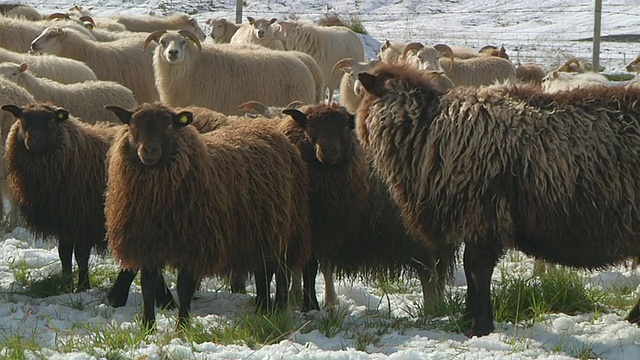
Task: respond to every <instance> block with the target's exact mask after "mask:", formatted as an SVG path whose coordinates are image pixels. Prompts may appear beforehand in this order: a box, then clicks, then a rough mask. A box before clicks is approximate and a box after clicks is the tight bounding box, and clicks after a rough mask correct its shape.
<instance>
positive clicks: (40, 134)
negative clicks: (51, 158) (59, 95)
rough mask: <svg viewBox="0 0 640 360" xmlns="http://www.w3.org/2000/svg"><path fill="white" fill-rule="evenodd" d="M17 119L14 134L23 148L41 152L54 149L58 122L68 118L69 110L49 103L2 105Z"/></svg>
mask: <svg viewBox="0 0 640 360" xmlns="http://www.w3.org/2000/svg"><path fill="white" fill-rule="evenodd" d="M2 110H4V111H8V112H10V113H11V114H13V116H14V117H15V118H16V119H18V130H17V134H16V136H17V137H18V140H19V141H20V142H22V143H23V144H24V148H25V149H26V150H27V151H28V152H30V153H33V154H42V153H46V152H48V151H51V150H53V149H55V147H56V143H57V140H58V132H59V131H60V123H62V122H64V121H66V120H68V119H69V111H67V110H65V109H63V108H59V107H56V106H53V105H51V104H38V103H35V104H30V105H27V106H24V107H20V106H16V105H4V106H2Z"/></svg>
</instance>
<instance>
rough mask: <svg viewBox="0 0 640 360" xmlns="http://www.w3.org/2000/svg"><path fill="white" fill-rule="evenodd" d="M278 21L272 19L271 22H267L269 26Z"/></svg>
mask: <svg viewBox="0 0 640 360" xmlns="http://www.w3.org/2000/svg"><path fill="white" fill-rule="evenodd" d="M276 21H278V19H276V18H272V19H271V21H270V22H269V25H271V24H273V23H274V22H276Z"/></svg>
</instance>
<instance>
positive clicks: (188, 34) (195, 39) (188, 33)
mask: <svg viewBox="0 0 640 360" xmlns="http://www.w3.org/2000/svg"><path fill="white" fill-rule="evenodd" d="M178 34H180V35H182V36H184V37H186V38H187V39H189V40H191V41H193V42H194V43H195V44H196V46H197V47H198V50H202V44H200V40H198V37H197V36H196V35H195V34H194V33H192V32H191V31H189V30H178Z"/></svg>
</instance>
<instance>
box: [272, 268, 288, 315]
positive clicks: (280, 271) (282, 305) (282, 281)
mask: <svg viewBox="0 0 640 360" xmlns="http://www.w3.org/2000/svg"><path fill="white" fill-rule="evenodd" d="M289 272H290V271H289V268H288V267H287V265H286V264H284V263H279V264H278V267H277V269H276V300H275V306H276V309H277V310H284V309H286V307H287V303H288V301H289Z"/></svg>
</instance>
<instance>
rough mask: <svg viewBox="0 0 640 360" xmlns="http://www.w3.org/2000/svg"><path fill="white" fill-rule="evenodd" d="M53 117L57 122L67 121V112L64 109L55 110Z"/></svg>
mask: <svg viewBox="0 0 640 360" xmlns="http://www.w3.org/2000/svg"><path fill="white" fill-rule="evenodd" d="M54 115H55V117H56V119H58V121H65V120H67V119H69V111H67V110H66V109H58V110H56V112H55V113H54Z"/></svg>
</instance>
